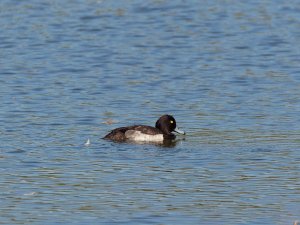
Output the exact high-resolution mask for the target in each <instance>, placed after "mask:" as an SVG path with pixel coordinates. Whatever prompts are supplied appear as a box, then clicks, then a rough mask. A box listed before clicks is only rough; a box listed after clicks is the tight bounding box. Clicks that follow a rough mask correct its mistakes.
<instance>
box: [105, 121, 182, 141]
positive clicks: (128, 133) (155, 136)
mask: <svg viewBox="0 0 300 225" xmlns="http://www.w3.org/2000/svg"><path fill="white" fill-rule="evenodd" d="M172 131H175V132H178V133H182V134H184V132H182V131H180V130H178V129H177V128H176V121H175V119H174V117H173V116H170V115H163V116H161V117H160V118H159V119H158V120H157V122H156V124H155V127H151V126H146V125H134V126H128V127H120V128H116V129H114V130H112V131H111V132H110V133H109V134H107V135H106V136H105V137H104V138H105V139H110V140H113V141H120V142H122V141H138V142H162V141H164V140H172V139H175V138H176V136H175V135H174V134H172V133H171V132H172Z"/></svg>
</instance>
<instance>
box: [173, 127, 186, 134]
mask: <svg viewBox="0 0 300 225" xmlns="http://www.w3.org/2000/svg"><path fill="white" fill-rule="evenodd" d="M174 131H175V132H176V133H178V134H185V132H184V131H183V130H179V129H178V128H177V127H176V128H175V130H174Z"/></svg>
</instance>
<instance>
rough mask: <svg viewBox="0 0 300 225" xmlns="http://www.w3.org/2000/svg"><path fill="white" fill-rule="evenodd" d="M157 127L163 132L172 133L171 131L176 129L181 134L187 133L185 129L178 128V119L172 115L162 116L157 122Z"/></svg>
mask: <svg viewBox="0 0 300 225" xmlns="http://www.w3.org/2000/svg"><path fill="white" fill-rule="evenodd" d="M155 127H156V128H157V129H159V130H161V131H162V132H163V134H167V135H170V134H171V132H173V131H175V132H177V133H180V134H185V133H184V132H183V131H180V130H179V129H177V126H176V120H175V119H174V117H173V116H171V115H163V116H161V117H160V118H159V119H158V120H157V121H156V124H155Z"/></svg>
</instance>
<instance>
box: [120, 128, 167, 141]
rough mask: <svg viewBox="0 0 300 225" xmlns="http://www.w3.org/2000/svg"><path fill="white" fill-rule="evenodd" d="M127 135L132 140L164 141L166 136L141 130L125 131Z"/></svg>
mask: <svg viewBox="0 0 300 225" xmlns="http://www.w3.org/2000/svg"><path fill="white" fill-rule="evenodd" d="M125 136H126V138H127V139H129V140H131V141H143V142H162V141H163V140H164V136H163V135H162V134H155V135H150V134H143V133H142V132H141V131H137V130H128V131H126V132H125Z"/></svg>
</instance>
